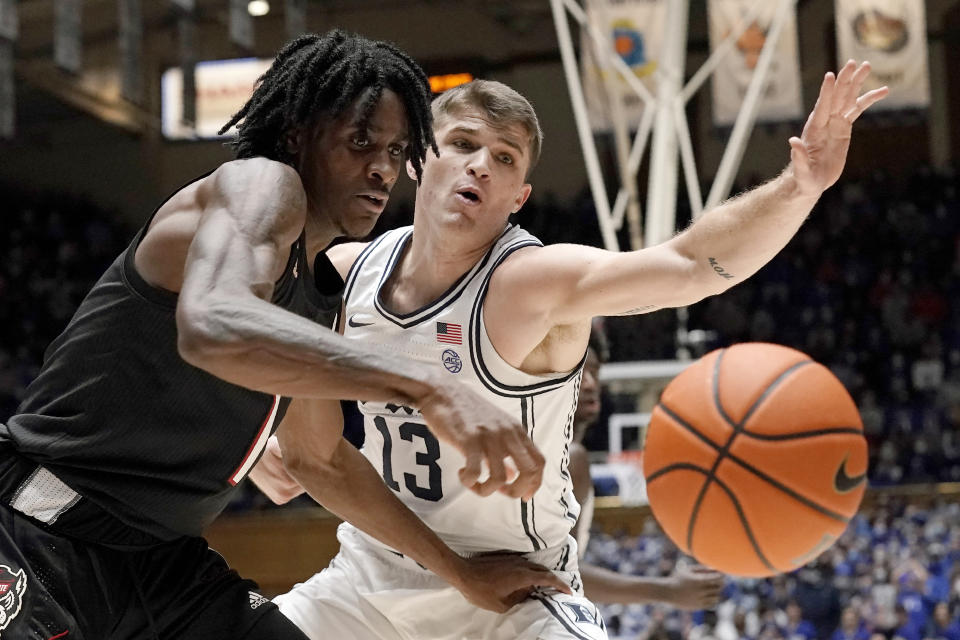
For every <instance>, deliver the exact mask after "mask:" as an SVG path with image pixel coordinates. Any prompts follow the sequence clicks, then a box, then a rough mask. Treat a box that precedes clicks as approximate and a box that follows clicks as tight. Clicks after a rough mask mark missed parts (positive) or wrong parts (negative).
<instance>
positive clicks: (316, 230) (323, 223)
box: [304, 213, 340, 265]
mask: <svg viewBox="0 0 960 640" xmlns="http://www.w3.org/2000/svg"><path fill="white" fill-rule="evenodd" d="M339 236H340V231H339V229H337V226H336V225H335V224H334V223H333V222H331V221H330V220H329V219H328V218H325V217H321V216H316V215H312V214H309V213H308V214H307V220H306V223H305V224H304V242H305V243H306V252H307V257H308V258H309V260H308V261H307V262H308V263H309V264H310V265H312V264H313V259H314V257H315V256H316V255H317V254H318V253H320V252H321V251H324V250H325V249H326V248H327V247H329V246H330V243H332V242H333V241H334V240H336V239H337V238H338V237H339Z"/></svg>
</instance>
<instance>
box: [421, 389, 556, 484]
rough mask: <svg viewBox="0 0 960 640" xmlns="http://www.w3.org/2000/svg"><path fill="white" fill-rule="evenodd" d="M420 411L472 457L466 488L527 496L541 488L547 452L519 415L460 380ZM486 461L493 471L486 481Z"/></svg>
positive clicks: (462, 471)
mask: <svg viewBox="0 0 960 640" xmlns="http://www.w3.org/2000/svg"><path fill="white" fill-rule="evenodd" d="M420 412H421V413H422V414H423V417H424V419H425V420H426V422H427V426H428V427H429V428H430V430H431V431H433V433H434V435H436V436H437V438H439V439H441V440H443V441H445V442H447V443H449V444H451V445H453V446H454V447H456V448H457V449H458V450H459V451H460V453H462V454H463V456H464V457H465V458H466V459H467V461H466V465H465V466H464V467H463V468H462V469H460V482H461V483H463V485H464V486H465V487H467V488H469V489H470V490H472V491H474V492H476V493H478V494H480V495H481V496H488V495H490V494H491V493H493V492H494V491H500V492H501V493H504V494H506V495H508V496H510V497H512V498H522V499H524V500H529V499H530V498H532V497H533V494H534V493H535V492H536V490H537V489H538V488H540V482H541V481H542V480H543V466H544V463H545V462H544V458H543V455H542V454H541V453H540V451H539V450H538V449H537V448H536V446H534V444H533V441H532V440H531V439H530V437H529V436H528V435H527V433H526V430H524V428H523V425H521V424H520V422H519V421H518V420H517V419H516V418H514V417H512V416H510V415H509V414H507V413H506V412H504V411H503V410H501V409H499V408H497V407H495V406H493V405H492V404H490V403H489V402H487V401H486V400H484V399H483V398H481V397H480V396H479V395H477V394H475V393H474V392H472V391H470V390H469V389H467V388H466V387H465V386H463V385H455V384H447V385H445V386H444V387H441V388H438V389H436V390H435V391H434V392H433V393H432V394H431V395H430V396H429V397H428V398H426V400H425V401H424V402H423V403H421V406H420ZM508 458H509V459H510V461H512V467H513V468H510V464H509V463H508V462H507V459H508ZM483 463H486V465H487V468H488V470H489V473H490V475H489V477H488V478H487V479H486V480H484V481H483V482H480V475H481V473H482V469H483ZM514 470H515V472H514ZM508 472H511V473H508ZM511 475H513V476H514V477H511Z"/></svg>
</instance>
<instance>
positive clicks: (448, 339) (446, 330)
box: [437, 322, 463, 344]
mask: <svg viewBox="0 0 960 640" xmlns="http://www.w3.org/2000/svg"><path fill="white" fill-rule="evenodd" d="M437 342H445V343H446V344H463V332H462V331H460V325H458V324H453V323H452V322H438V323H437Z"/></svg>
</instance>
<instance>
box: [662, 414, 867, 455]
mask: <svg viewBox="0 0 960 640" xmlns="http://www.w3.org/2000/svg"><path fill="white" fill-rule="evenodd" d="M657 406H658V407H660V408H661V409H663V412H664V413H666V414H667V415H668V416H670V417H671V418H673V419H674V420H675V421H676V422H677V424H679V425H680V426H682V427H684V428H685V429H686V430H687V431H689V432H690V433H692V434H693V435H695V436H697V437H698V438H700V439H701V440H703V441H704V442H706V443H707V444H709V445H710V446H711V447H713V448H714V449H717V450H718V451H719V449H720V445H718V444H717V443H716V442H714V441H713V440H711V439H710V438H708V437H707V436H706V435H704V434H703V433H702V432H701V431H700V430H699V429H697V428H696V427H695V426H693V425H692V424H690V423H689V422H687V421H686V420H684V419H683V418H681V417H680V415H679V414H678V413H677V412H676V411H674V410H673V409H671V408H670V407H668V406H667V405H665V404H663V402H660V403H659V404H658V405H657ZM740 433H741V434H742V435H745V436H750V437H751V438H753V439H755V440H764V441H768V440H769V441H773V440H803V439H804V438H814V437H819V436H833V435H845V434H846V435H854V436H862V435H863V429H861V428H860V427H826V428H823V429H816V430H813V431H793V432H790V433H780V434H777V435H768V434H765V433H757V432H756V431H750V430H749V429H743V430H742V431H740Z"/></svg>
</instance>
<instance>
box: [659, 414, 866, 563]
mask: <svg viewBox="0 0 960 640" xmlns="http://www.w3.org/2000/svg"><path fill="white" fill-rule="evenodd" d="M659 406H660V408H661V409H663V412H664V413H666V414H667V415H668V416H669V417H670V418H672V419H673V420H674V421H675V422H676V423H677V424H679V425H680V426H681V427H683V428H684V429H686V430H688V431H689V432H690V433H692V434H694V435H695V436H697V437H698V438H700V439H701V440H702V441H704V442H705V443H707V444H708V445H710V446H711V447H713V448H714V449H715V450H716V451H718V452H720V451H721V448H720V446H719V445H717V443H715V442H713V441H712V440H710V439H709V438H708V437H707V436H705V435H704V434H702V433H700V431H699V430H698V429H697V428H696V427H695V426H693V425H692V424H690V423H689V422H687V421H686V420H684V419H683V418H681V417H680V416H678V415H677V414H676V412H674V411H673V410H672V409H670V408H669V407H667V406H665V405H664V404H663V403H661V404H660V405H659ZM824 431H830V433H840V434H845V433H855V434H856V435H863V432H862V431H860V430H859V429H854V430H851V431H847V430H841V429H836V430H824ZM741 433H745V432H741ZM790 435H791V436H795V435H798V434H790ZM727 457H728V458H729V459H730V460H732V461H733V462H736V463H737V464H739V465H740V466H741V467H743V468H744V469H746V470H747V471H749V472H750V473H752V474H754V475H755V476H757V477H758V478H760V479H761V480H765V481H766V482H768V483H770V484H771V485H773V487H774V488H775V489H779V490H780V491H783V492H784V493H786V494H787V495H788V496H790V497H791V498H794V499H795V500H797V501H798V502H800V503H801V504H805V505H806V506H808V507H810V508H811V509H813V510H815V511H818V512H819V513H822V514H823V515H825V516H827V517H829V518H833V519H834V520H839V521H840V522H843V523H844V524H847V523H849V522H850V519H849V518H847V517H846V516H843V515H841V514H839V513H836V512H834V511H831V510H830V509H827V508H826V507H824V506H822V505H820V504H818V503H816V502H814V501H813V500H811V499H810V498H806V497H804V496H803V495H801V494H800V493H798V492H797V491H795V490H794V489H791V488H790V487H788V486H787V485H785V484H783V483H782V482H780V481H779V480H776V479H775V478H773V477H771V476H768V475H767V474H765V473H763V472H762V471H760V470H759V469H757V468H756V467H754V466H753V465H751V464H750V463H748V462H746V461H744V460H743V459H741V458H739V457H737V456H736V455H734V454H732V453H731V454H728V456H727ZM666 468H668V467H664V469H666ZM657 473H659V471H658V472H657ZM653 477H656V473H655V474H653V475H651V476H650V478H653ZM650 478H648V479H647V482H649V481H650ZM687 546H688V547H689V543H688V545H687Z"/></svg>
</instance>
